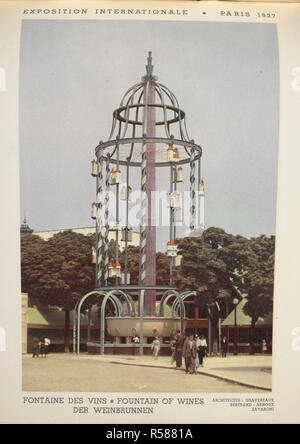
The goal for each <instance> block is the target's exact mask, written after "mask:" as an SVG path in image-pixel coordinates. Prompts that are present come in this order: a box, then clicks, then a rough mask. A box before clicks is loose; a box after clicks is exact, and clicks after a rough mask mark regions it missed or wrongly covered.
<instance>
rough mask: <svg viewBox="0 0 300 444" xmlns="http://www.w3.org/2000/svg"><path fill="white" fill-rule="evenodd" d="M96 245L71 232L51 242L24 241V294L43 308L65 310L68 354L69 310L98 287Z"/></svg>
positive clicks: (89, 237) (56, 237) (90, 240)
mask: <svg viewBox="0 0 300 444" xmlns="http://www.w3.org/2000/svg"><path fill="white" fill-rule="evenodd" d="M93 244H94V236H84V235H82V234H77V233H74V232H72V231H64V232H61V233H58V234H55V235H54V236H53V237H52V238H50V239H49V240H48V241H44V240H43V239H41V238H39V237H38V236H35V235H31V236H24V238H22V239H21V272H22V291H24V292H27V293H28V294H29V296H30V298H31V300H34V301H38V302H39V303H41V304H43V305H46V306H57V307H61V308H63V310H64V311H65V332H64V337H65V351H68V350H69V329H70V310H72V309H74V307H75V304H76V302H77V301H78V300H79V299H80V298H81V297H82V296H83V295H84V294H85V293H87V292H88V291H91V290H92V289H93V288H94V285H95V267H94V265H93V264H92V261H91V249H92V245H93Z"/></svg>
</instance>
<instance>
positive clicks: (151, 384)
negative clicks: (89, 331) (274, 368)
mask: <svg viewBox="0 0 300 444" xmlns="http://www.w3.org/2000/svg"><path fill="white" fill-rule="evenodd" d="M202 372H205V373H206V374H203V373H202ZM207 374H210V375H211V376H208V375H207ZM224 378H227V379H228V380H229V381H230V382H229V381H228V380H227V381H226V380H224ZM235 381H240V382H242V383H247V382H249V381H250V384H251V383H253V382H254V383H257V385H258V386H259V387H260V386H261V387H264V388H267V387H270V386H271V358H270V357H267V356H257V357H256V356H253V357H252V356H237V357H234V356H232V357H227V358H223V359H222V358H207V359H206V361H205V367H204V368H203V369H202V368H201V369H199V372H198V374H197V375H186V374H185V372H184V371H183V370H176V369H175V368H174V367H173V366H171V365H170V358H168V357H159V359H158V360H156V361H155V360H154V359H153V358H152V357H147V356H145V357H144V356H143V357H140V356H113V355H106V356H90V355H86V354H82V355H80V356H77V355H73V354H50V355H49V356H48V357H47V358H46V359H44V358H38V359H37V358H35V359H33V358H32V357H31V356H29V355H25V356H23V390H24V391H43V392H144V393H145V392H148V393H149V392H157V393H167V392H170V393H249V392H252V393H253V392H263V391H264V390H262V389H260V388H258V387H256V388H254V387H248V386H245V385H243V384H238V383H236V382H235ZM254 385H255V384H254Z"/></svg>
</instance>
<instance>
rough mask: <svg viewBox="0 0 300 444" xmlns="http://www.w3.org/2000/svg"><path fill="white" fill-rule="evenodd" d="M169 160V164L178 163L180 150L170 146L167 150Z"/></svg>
mask: <svg viewBox="0 0 300 444" xmlns="http://www.w3.org/2000/svg"><path fill="white" fill-rule="evenodd" d="M167 159H168V162H178V161H179V151H178V148H174V147H172V146H169V148H168V149H167Z"/></svg>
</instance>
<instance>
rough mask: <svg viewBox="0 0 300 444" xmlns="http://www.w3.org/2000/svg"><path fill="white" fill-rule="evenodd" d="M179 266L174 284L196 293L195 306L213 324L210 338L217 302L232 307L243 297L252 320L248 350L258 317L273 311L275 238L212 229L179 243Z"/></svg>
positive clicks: (216, 316)
mask: <svg viewBox="0 0 300 444" xmlns="http://www.w3.org/2000/svg"><path fill="white" fill-rule="evenodd" d="M178 246H179V254H180V255H182V260H181V265H180V267H179V269H178V270H177V274H176V284H177V286H178V288H180V289H192V290H196V292H197V296H196V299H195V303H197V304H198V305H199V306H200V307H201V308H202V310H203V309H204V310H205V309H207V307H210V309H208V310H207V313H208V316H210V318H211V320H212V327H213V338H214V339H215V338H216V335H217V320H218V317H219V315H220V313H219V311H218V310H216V309H215V307H216V302H217V303H219V305H220V306H222V305H224V304H222V302H224V301H225V302H228V303H231V302H232V299H233V297H237V294H246V295H247V296H246V297H247V302H246V304H245V306H244V311H245V313H246V314H247V315H249V316H250V317H251V341H250V342H251V347H250V352H251V353H252V352H253V338H254V327H255V324H256V322H257V320H258V318H259V317H264V316H266V314H268V313H269V312H270V311H271V310H272V299H273V276H274V248H275V237H274V236H271V237H267V236H260V237H258V238H252V239H247V238H245V237H243V236H240V235H231V234H228V233H226V232H225V231H224V230H222V229H220V228H215V227H211V228H209V229H208V230H206V231H205V232H204V233H203V235H202V236H201V237H192V238H184V239H182V240H180V241H179V243H178Z"/></svg>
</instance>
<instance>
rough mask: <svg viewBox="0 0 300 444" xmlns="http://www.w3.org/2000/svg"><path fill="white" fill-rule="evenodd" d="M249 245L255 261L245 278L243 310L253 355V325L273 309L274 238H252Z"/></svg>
mask: <svg viewBox="0 0 300 444" xmlns="http://www.w3.org/2000/svg"><path fill="white" fill-rule="evenodd" d="M250 245H251V249H252V251H253V253H254V254H255V256H256V261H253V262H252V263H251V266H250V267H249V270H248V273H247V275H246V277H245V285H246V288H247V296H246V298H247V302H246V304H245V305H244V308H243V310H244V313H245V314H247V315H248V316H250V317H251V330H250V354H254V337H255V336H254V335H255V325H256V323H257V321H258V319H259V318H264V317H265V316H266V315H267V314H268V313H270V312H271V311H272V308H273V291H274V250H275V237H274V236H270V237H267V236H260V237H258V238H252V239H251V240H250Z"/></svg>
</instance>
